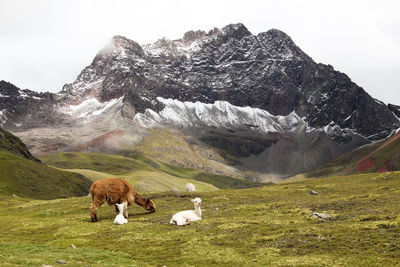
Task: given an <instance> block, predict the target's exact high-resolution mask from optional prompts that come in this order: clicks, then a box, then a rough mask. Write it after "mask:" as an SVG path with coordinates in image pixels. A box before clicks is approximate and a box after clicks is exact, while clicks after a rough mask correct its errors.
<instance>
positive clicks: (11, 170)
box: [0, 150, 91, 199]
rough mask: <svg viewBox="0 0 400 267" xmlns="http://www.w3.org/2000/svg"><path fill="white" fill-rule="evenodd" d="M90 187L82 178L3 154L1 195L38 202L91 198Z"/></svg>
mask: <svg viewBox="0 0 400 267" xmlns="http://www.w3.org/2000/svg"><path fill="white" fill-rule="evenodd" d="M90 184H91V181H90V180H88V179H87V178H85V177H83V176H82V175H80V174H76V173H72V172H65V171H61V170H57V169H54V168H51V167H48V166H46V165H44V164H42V163H40V162H37V161H34V160H30V159H26V158H24V157H21V156H18V155H16V154H14V153H11V152H9V151H5V150H0V194H3V195H12V194H16V195H17V196H20V197H30V198H36V199H54V198H61V197H72V196H83V195H87V194H88V192H89V187H90Z"/></svg>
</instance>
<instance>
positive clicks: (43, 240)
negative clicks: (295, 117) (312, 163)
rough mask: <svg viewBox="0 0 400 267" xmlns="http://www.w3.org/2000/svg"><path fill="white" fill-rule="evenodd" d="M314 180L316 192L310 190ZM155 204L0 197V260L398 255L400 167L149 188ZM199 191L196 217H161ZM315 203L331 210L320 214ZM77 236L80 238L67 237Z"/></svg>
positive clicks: (309, 262)
mask: <svg viewBox="0 0 400 267" xmlns="http://www.w3.org/2000/svg"><path fill="white" fill-rule="evenodd" d="M310 190H315V191H317V192H319V193H320V194H319V195H310V194H309V191H310ZM148 196H150V197H152V198H153V199H154V201H155V203H156V204H157V212H155V213H152V214H147V213H146V212H145V210H143V209H141V208H140V207H138V206H131V207H130V209H129V210H130V217H129V219H128V221H129V223H128V224H126V225H122V226H115V225H113V224H112V221H113V219H114V211H113V208H112V207H107V206H103V207H101V208H100V209H99V212H98V217H99V222H98V223H91V222H90V219H89V205H90V202H91V200H90V199H89V198H87V197H79V198H69V199H56V200H46V201H45V200H30V199H14V198H4V197H3V198H0V224H1V225H2V227H0V265H1V266H41V265H42V264H51V265H57V264H56V261H57V260H66V261H67V265H65V266H85V265H88V266H163V265H166V266H394V265H398V264H400V216H399V213H400V173H399V172H394V173H384V174H362V175H354V176H342V177H331V178H317V179H306V180H304V181H301V182H296V183H289V184H282V185H269V186H264V187H257V188H250V189H241V190H218V191H213V192H201V193H192V194H171V193H155V194H148ZM193 197H201V198H202V200H203V205H202V209H203V219H202V221H198V222H193V223H192V224H191V225H190V226H186V227H178V226H172V225H169V224H168V222H169V220H170V218H171V216H172V214H174V213H175V212H177V211H180V210H184V209H192V208H193V206H192V203H191V202H190V198H193ZM313 211H316V212H324V213H328V214H330V215H332V219H330V220H326V221H321V220H318V219H316V218H313V217H312V216H311V213H312V212H313ZM71 244H74V245H75V246H76V247H77V248H76V249H73V248H71V247H70V245H71Z"/></svg>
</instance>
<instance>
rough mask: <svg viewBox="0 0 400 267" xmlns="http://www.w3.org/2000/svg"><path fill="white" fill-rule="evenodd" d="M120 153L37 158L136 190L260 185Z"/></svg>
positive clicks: (211, 189) (73, 154)
mask: <svg viewBox="0 0 400 267" xmlns="http://www.w3.org/2000/svg"><path fill="white" fill-rule="evenodd" d="M123 154H124V156H121V155H110V154H101V153H76V152H67V153H57V154H47V155H42V156H41V157H40V159H41V160H42V161H43V162H45V163H47V164H49V165H52V166H55V167H57V168H62V169H66V170H69V171H74V172H77V173H80V174H83V175H85V176H86V177H88V178H89V179H91V180H92V181H95V180H98V179H101V178H105V177H113V176H116V177H121V178H124V179H126V180H128V181H129V182H130V183H132V184H133V185H134V186H135V187H136V189H138V190H139V191H146V192H162V191H169V190H171V189H172V188H175V189H177V190H179V191H183V190H185V187H186V184H187V183H189V182H190V183H193V184H194V185H195V186H196V190H198V191H205V192H206V191H213V190H217V189H225V188H249V187H256V186H261V185H264V184H261V183H254V182H249V181H246V180H241V179H235V178H232V177H229V176H223V175H215V174H210V173H206V172H202V171H199V170H195V169H190V168H182V167H176V166H172V165H169V164H166V163H163V162H161V161H156V160H152V159H150V158H148V157H146V156H145V155H143V154H141V153H139V152H125V153H123Z"/></svg>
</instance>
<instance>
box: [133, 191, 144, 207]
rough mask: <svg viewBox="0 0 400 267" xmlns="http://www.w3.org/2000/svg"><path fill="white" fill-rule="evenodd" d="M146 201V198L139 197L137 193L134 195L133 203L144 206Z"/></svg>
mask: <svg viewBox="0 0 400 267" xmlns="http://www.w3.org/2000/svg"><path fill="white" fill-rule="evenodd" d="M146 202H147V198H144V197H141V196H140V195H139V194H138V193H136V195H135V203H136V204H138V205H139V206H141V207H143V208H144V207H145V206H146Z"/></svg>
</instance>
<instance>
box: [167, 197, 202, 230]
mask: <svg viewBox="0 0 400 267" xmlns="http://www.w3.org/2000/svg"><path fill="white" fill-rule="evenodd" d="M192 202H193V203H194V210H184V211H180V212H178V213H175V214H174V216H172V219H171V221H170V222H169V223H170V224H176V225H188V224H190V222H194V221H199V220H201V209H200V206H201V199H200V198H198V197H196V198H195V199H192Z"/></svg>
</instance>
